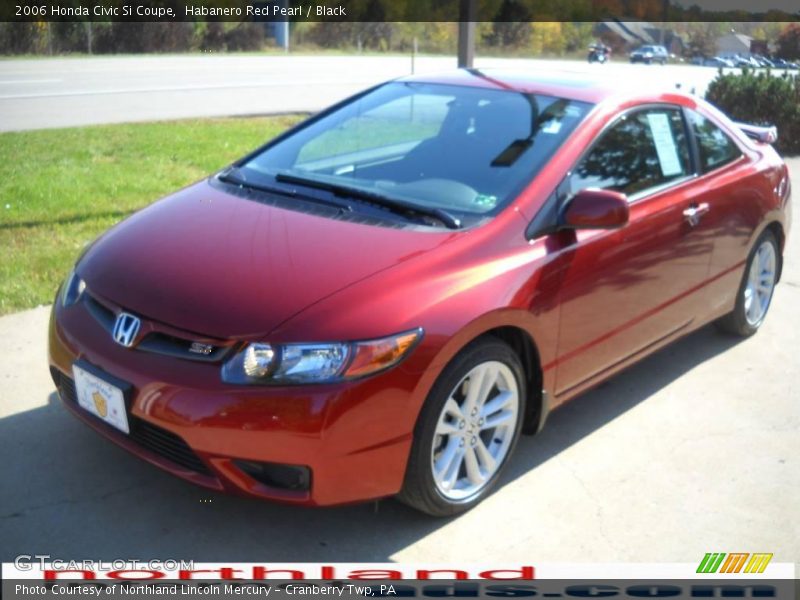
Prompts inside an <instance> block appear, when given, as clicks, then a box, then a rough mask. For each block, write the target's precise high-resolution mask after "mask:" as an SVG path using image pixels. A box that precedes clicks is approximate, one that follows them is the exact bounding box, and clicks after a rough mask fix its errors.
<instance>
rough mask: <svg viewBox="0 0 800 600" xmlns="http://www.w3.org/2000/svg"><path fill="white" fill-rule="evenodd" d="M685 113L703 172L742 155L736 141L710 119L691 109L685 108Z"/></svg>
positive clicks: (730, 161) (723, 164)
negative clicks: (692, 132)
mask: <svg viewBox="0 0 800 600" xmlns="http://www.w3.org/2000/svg"><path fill="white" fill-rule="evenodd" d="M686 113H687V115H688V117H689V125H690V126H691V128H692V131H694V137H695V139H696V140H697V150H698V154H699V159H700V169H701V171H702V172H703V173H707V172H708V171H713V170H714V169H718V168H720V167H722V166H725V165H727V164H729V163H732V162H733V161H735V160H736V159H737V158H739V157H740V156H741V155H742V151H741V150H740V149H739V146H737V145H736V142H734V141H733V140H732V139H731V138H730V137H729V136H728V134H726V133H725V132H724V131H722V129H720V128H719V127H717V126H716V125H715V124H714V123H713V122H712V121H711V120H710V119H707V118H705V117H704V116H703V115H701V114H700V113H698V112H696V111H693V110H687V111H686Z"/></svg>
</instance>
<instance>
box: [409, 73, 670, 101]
mask: <svg viewBox="0 0 800 600" xmlns="http://www.w3.org/2000/svg"><path fill="white" fill-rule="evenodd" d="M396 81H401V82H418V83H439V84H445V85H461V86H468V87H479V88H484V89H496V90H507V91H513V92H521V93H527V94H542V95H545V96H554V97H557V98H567V99H570V100H580V101H583V102H590V103H593V104H599V103H600V102H603V101H604V100H606V99H608V98H611V97H614V98H617V99H619V100H636V99H637V98H641V99H642V101H646V100H647V99H650V98H652V97H653V96H654V93H653V92H654V90H650V91H649V93H647V94H646V95H643V94H642V90H641V85H639V86H638V87H637V86H636V85H635V82H630V83H625V82H620V81H619V80H615V81H614V82H613V85H612V84H610V83H609V82H608V80H607V78H601V77H600V76H597V77H595V76H592V75H589V74H585V73H582V74H579V75H578V74H576V75H571V74H565V73H563V72H546V71H540V72H536V71H533V70H532V71H527V72H525V71H508V70H502V69H456V70H452V71H449V72H445V73H438V74H425V75H410V76H407V77H402V78H400V79H398V80H396ZM656 92H657V91H656ZM662 92H663V93H669V94H671V95H672V94H675V93H676V90H675V89H674V88H672V89H664V90H662ZM679 95H680V94H679Z"/></svg>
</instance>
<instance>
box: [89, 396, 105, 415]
mask: <svg viewBox="0 0 800 600" xmlns="http://www.w3.org/2000/svg"><path fill="white" fill-rule="evenodd" d="M92 400H94V407H95V408H96V409H97V414H99V415H100V416H101V417H105V416H107V415H108V405H107V404H106V399H105V397H104V396H103V394H101V393H100V392H93V393H92Z"/></svg>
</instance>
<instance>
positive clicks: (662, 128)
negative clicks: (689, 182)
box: [647, 113, 683, 177]
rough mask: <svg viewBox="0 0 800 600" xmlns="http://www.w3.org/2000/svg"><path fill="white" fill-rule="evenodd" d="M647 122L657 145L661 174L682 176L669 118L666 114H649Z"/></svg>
mask: <svg viewBox="0 0 800 600" xmlns="http://www.w3.org/2000/svg"><path fill="white" fill-rule="evenodd" d="M647 121H648V122H649V124H650V132H651V133H652V134H653V143H655V145H656V152H657V153H658V162H659V163H660V164H661V173H662V174H663V175H664V177H672V176H673V175H680V174H681V173H682V172H683V167H681V161H680V159H679V158H678V148H677V147H676V146H675V138H674V137H673V136H672V128H671V127H670V126H669V117H668V116H667V115H666V114H665V113H649V114H648V115H647Z"/></svg>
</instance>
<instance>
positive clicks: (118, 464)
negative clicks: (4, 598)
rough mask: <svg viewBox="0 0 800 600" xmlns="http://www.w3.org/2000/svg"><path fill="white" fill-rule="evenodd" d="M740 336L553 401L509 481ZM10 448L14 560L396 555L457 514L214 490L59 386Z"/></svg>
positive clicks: (5, 515)
mask: <svg viewBox="0 0 800 600" xmlns="http://www.w3.org/2000/svg"><path fill="white" fill-rule="evenodd" d="M737 342H738V339H736V338H732V337H726V336H723V335H721V334H719V333H717V332H716V331H715V330H714V329H713V327H706V328H703V329H701V330H699V331H697V332H695V333H693V334H691V335H690V336H688V337H686V338H684V339H683V340H680V341H678V342H677V343H675V344H673V345H671V346H670V347H667V348H665V349H663V350H661V351H659V352H657V353H656V354H654V355H652V356H651V357H649V358H647V359H645V360H644V361H642V362H640V363H639V364H637V365H635V366H633V367H631V368H630V369H628V370H627V371H625V372H623V373H621V374H619V375H618V376H616V377H615V378H613V379H611V380H610V381H608V382H607V383H605V384H603V385H601V386H600V387H599V388H597V389H595V390H593V391H591V392H588V393H586V394H583V395H582V396H581V397H579V398H576V399H575V400H574V401H572V402H570V403H569V404H567V405H566V406H564V407H562V408H559V409H558V410H556V411H554V413H553V414H552V415H551V417H550V420H549V422H548V424H547V426H546V427H545V429H544V431H543V432H542V433H541V434H539V435H538V436H535V437H524V438H522V440H521V442H520V444H519V446H518V447H517V451H516V453H515V454H514V456H513V458H512V460H511V463H510V464H509V468H508V469H507V470H506V472H505V474H504V477H503V480H502V481H501V485H500V486H499V487H500V490H501V489H502V487H503V486H504V485H508V484H509V483H512V482H513V481H514V480H516V479H517V478H519V477H521V476H523V475H525V474H526V473H528V472H530V471H531V470H532V469H535V468H536V467H537V466H538V465H540V464H541V463H543V462H545V461H547V460H548V459H550V458H552V457H553V456H555V455H557V454H558V453H559V452H561V451H563V450H564V449H566V448H568V447H569V446H571V445H572V444H574V443H576V442H577V441H579V440H581V439H582V438H584V437H585V436H588V435H591V434H592V432H594V431H595V430H597V429H599V428H601V427H602V426H603V425H605V424H606V423H609V422H610V421H612V420H614V419H616V418H617V417H619V416H620V415H622V414H623V413H625V412H626V411H628V410H629V409H631V408H633V407H635V406H636V405H637V404H639V403H640V402H642V401H644V400H646V399H647V398H648V397H650V396H651V395H652V394H653V393H655V392H657V391H658V390H660V389H661V388H663V387H664V386H666V385H668V384H669V383H670V382H671V381H673V380H675V379H676V378H678V377H680V376H681V375H682V374H684V373H686V372H687V371H689V370H691V369H692V368H694V367H695V366H697V365H698V364H700V363H702V362H703V361H705V360H708V359H709V358H711V357H713V356H715V355H717V354H720V353H722V352H725V351H726V350H728V349H729V348H731V347H732V346H733V345H735V344H736V343H737ZM0 452H2V456H3V457H4V458H5V460H3V461H2V462H0V465H1V466H0V476H2V481H3V482H4V493H3V495H2V498H0V538H2V539H3V540H4V543H3V545H2V556H0V559H2V560H3V561H9V560H13V558H14V555H15V553H24V554H31V555H33V554H49V555H51V556H52V557H54V558H62V559H82V558H92V559H95V560H96V559H100V558H102V559H103V560H112V559H119V558H124V559H142V560H145V559H148V560H149V559H153V558H156V559H158V558H161V559H167V558H173V559H174V558H183V559H193V560H199V561H220V560H225V561H245V562H252V561H261V562H282V561H286V562H289V561H335V562H343V561H390V560H391V557H392V555H393V554H395V553H397V552H398V551H400V550H402V549H404V548H406V547H408V546H409V545H411V544H413V543H414V542H416V541H418V540H420V539H422V538H424V537H425V536H427V535H429V534H430V533H432V532H434V531H436V530H437V529H439V528H440V527H443V526H444V525H446V524H448V523H449V522H451V521H453V519H449V520H447V519H433V518H430V517H427V516H425V515H422V514H419V513H417V512H415V511H414V510H411V509H409V508H407V507H405V506H403V505H401V504H399V503H397V502H395V501H393V500H385V501H381V502H371V503H366V504H359V505H352V506H344V507H336V508H324V509H310V508H302V507H296V506H285V505H280V504H274V503H267V502H262V501H258V500H251V499H247V498H239V497H231V496H225V495H222V494H216V493H209V492H206V491H205V490H202V489H200V488H197V487H195V486H193V485H191V484H189V483H186V482H183V481H181V480H179V479H176V478H174V477H172V476H170V475H168V474H166V473H163V472H161V471H159V470H158V469H156V468H154V467H152V466H150V465H148V464H146V463H144V462H143V461H141V460H139V459H137V458H136V457H134V456H132V455H130V454H128V453H127V452H125V451H124V450H121V449H119V448H118V447H117V446H115V445H114V444H112V443H111V442H109V441H107V440H105V439H103V438H101V437H99V436H97V435H95V434H94V433H93V432H91V431H90V430H89V429H88V428H87V427H86V426H85V425H84V424H82V423H80V422H79V421H78V420H76V419H75V418H73V417H72V416H71V415H69V414H68V412H67V411H66V410H65V409H64V408H63V407H62V406H61V403H60V400H59V399H58V397H57V396H56V394H55V392H53V393H52V394H50V396H49V398H48V403H47V405H46V406H43V407H40V408H36V409H33V410H29V411H26V412H22V413H18V414H14V415H11V416H9V417H6V418H3V419H0ZM364 477H369V473H364ZM500 493H502V491H500ZM457 518H458V517H456V519H457Z"/></svg>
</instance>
